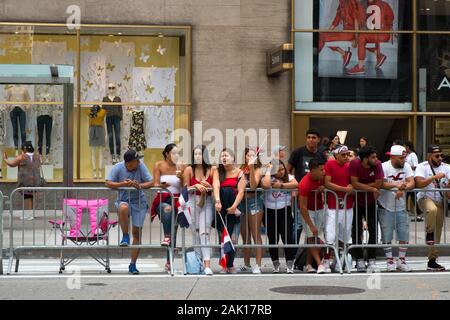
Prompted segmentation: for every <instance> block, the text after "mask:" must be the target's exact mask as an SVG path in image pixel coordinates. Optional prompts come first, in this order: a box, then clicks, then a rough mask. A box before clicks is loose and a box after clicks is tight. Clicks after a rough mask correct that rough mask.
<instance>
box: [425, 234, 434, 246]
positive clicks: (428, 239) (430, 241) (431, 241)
mask: <svg viewBox="0 0 450 320" xmlns="http://www.w3.org/2000/svg"><path fill="white" fill-rule="evenodd" d="M426 242H427V245H429V246H432V245H434V232H427V236H426Z"/></svg>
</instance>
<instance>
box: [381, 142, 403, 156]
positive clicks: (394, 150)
mask: <svg viewBox="0 0 450 320" xmlns="http://www.w3.org/2000/svg"><path fill="white" fill-rule="evenodd" d="M386 154H387V155H388V156H405V155H406V149H405V147H404V146H400V145H397V144H396V145H394V146H392V147H391V151H389V152H386Z"/></svg>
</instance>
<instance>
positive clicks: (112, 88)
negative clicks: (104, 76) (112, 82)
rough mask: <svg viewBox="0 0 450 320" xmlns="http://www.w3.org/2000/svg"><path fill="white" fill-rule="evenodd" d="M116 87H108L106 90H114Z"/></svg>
mask: <svg viewBox="0 0 450 320" xmlns="http://www.w3.org/2000/svg"><path fill="white" fill-rule="evenodd" d="M115 88H116V87H108V89H115Z"/></svg>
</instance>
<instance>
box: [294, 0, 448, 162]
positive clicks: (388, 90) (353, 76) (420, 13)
mask: <svg viewBox="0 0 450 320" xmlns="http://www.w3.org/2000/svg"><path fill="white" fill-rule="evenodd" d="M293 10H294V14H293V19H294V20H293V21H292V25H293V30H292V41H293V42H294V49H295V75H294V78H295V80H294V90H293V94H294V97H293V111H292V113H293V122H292V123H293V137H294V139H293V141H292V142H293V146H298V145H301V144H303V143H304V137H303V135H302V133H303V132H305V131H306V130H307V128H308V127H318V128H323V130H321V132H322V133H323V134H324V135H327V134H329V133H331V132H332V131H333V130H346V131H348V133H347V134H348V141H349V144H350V145H352V143H353V142H355V141H356V140H357V138H358V137H359V136H363V135H366V136H367V135H369V139H371V138H372V139H371V140H373V141H378V140H380V139H381V138H380V137H385V138H383V139H381V140H384V141H381V140H380V141H378V142H377V143H376V145H377V148H378V149H379V151H380V154H384V151H385V150H386V149H387V148H388V147H389V145H390V143H392V138H393V137H392V134H394V133H395V134H397V135H398V136H397V137H395V138H398V139H403V140H412V141H414V142H416V143H417V144H418V145H417V146H416V147H417V148H416V149H418V150H417V151H418V153H419V154H420V155H422V153H423V150H424V148H425V146H426V144H428V143H432V142H433V143H442V144H448V143H450V142H446V140H445V135H446V134H445V133H443V132H444V131H446V129H443V128H447V127H446V123H448V118H450V108H449V107H450V99H449V98H450V81H449V80H450V47H449V40H448V38H449V34H450V28H449V24H450V1H439V0H437V1H436V0H429V1H428V0H302V1H300V0H296V1H294V8H293ZM324 117H326V118H324ZM400 118H401V119H400ZM326 119H329V120H326ZM388 119H390V120H388ZM338 120H339V121H338ZM392 121H393V122H392ZM324 124H325V125H324ZM337 124H339V125H338V127H339V128H337V127H336V125H337ZM305 127H306V128H305ZM334 127H336V128H334ZM369 127H374V128H375V131H374V132H372V131H373V130H372V129H368V128H369ZM392 127H393V128H395V127H397V129H398V128H401V130H400V131H401V132H400V131H399V130H392ZM369 131H370V132H369ZM370 136H371V137H370ZM389 140H391V141H389ZM423 141H424V142H425V143H422V142H423ZM448 151H449V153H450V144H449V148H448Z"/></svg>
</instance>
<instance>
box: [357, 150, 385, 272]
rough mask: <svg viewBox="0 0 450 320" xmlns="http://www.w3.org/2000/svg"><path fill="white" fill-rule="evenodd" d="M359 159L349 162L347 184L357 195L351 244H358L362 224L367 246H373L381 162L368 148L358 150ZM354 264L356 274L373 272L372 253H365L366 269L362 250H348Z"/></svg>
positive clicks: (370, 251) (374, 242)
mask: <svg viewBox="0 0 450 320" xmlns="http://www.w3.org/2000/svg"><path fill="white" fill-rule="evenodd" d="M359 157H360V159H355V160H353V161H352V162H350V180H351V182H352V185H353V188H355V190H358V191H361V192H358V193H357V194H356V202H357V209H356V213H355V218H356V219H354V221H353V228H352V229H353V233H352V237H353V243H354V244H361V242H362V241H361V239H362V237H361V235H362V229H363V228H362V224H363V222H362V220H363V218H364V219H365V220H366V222H367V227H368V229H369V244H376V242H377V230H378V228H377V226H378V222H377V217H376V210H375V207H376V203H375V201H376V199H378V197H379V195H380V189H381V187H382V185H383V179H384V172H383V167H382V165H381V162H380V161H379V160H378V158H377V150H376V149H375V148H374V147H372V146H366V147H363V148H361V150H360V152H359ZM352 251H353V252H354V255H355V260H357V264H356V269H357V271H358V272H365V271H367V272H376V271H377V266H376V264H375V259H376V250H375V248H369V249H368V258H369V265H368V266H367V267H366V264H365V261H364V255H363V250H362V249H361V248H355V249H353V250H352Z"/></svg>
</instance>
